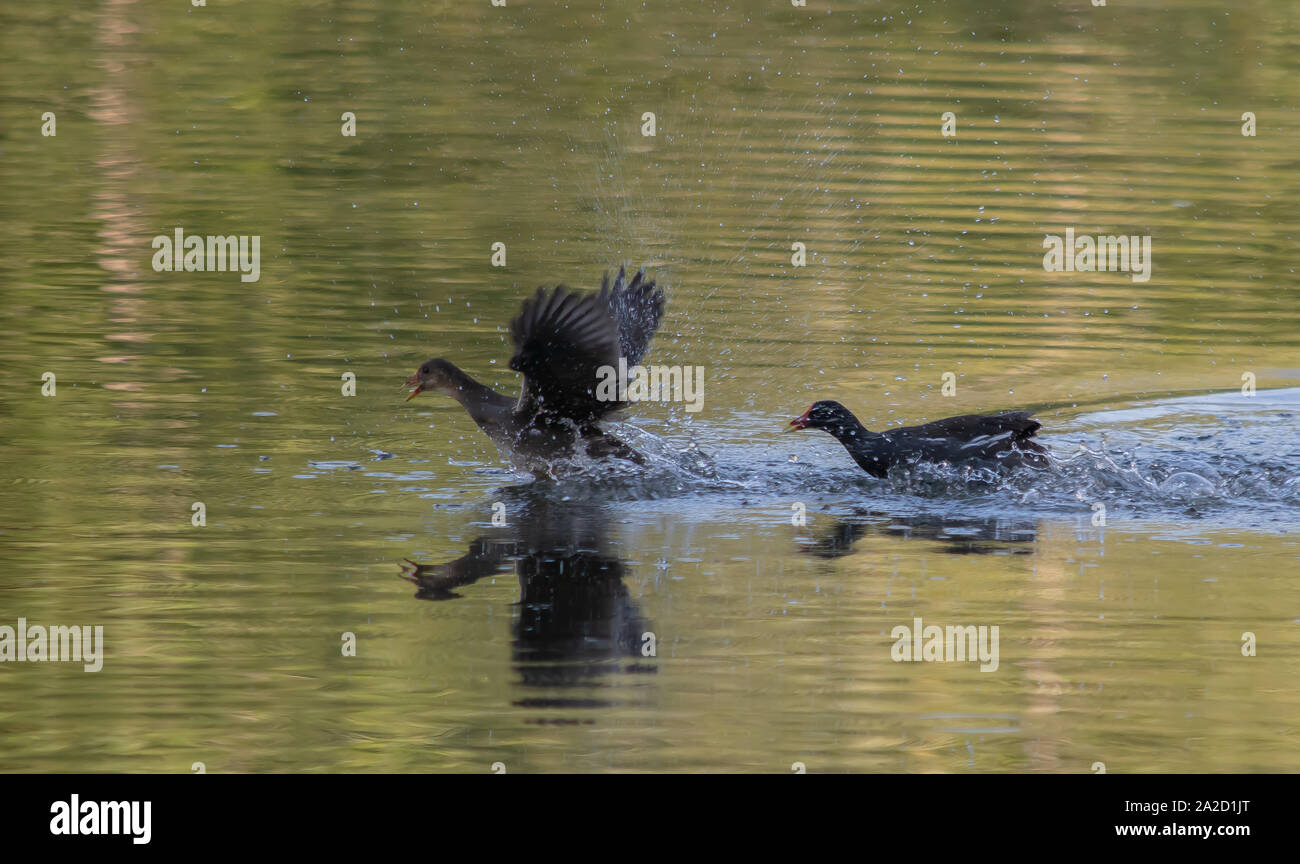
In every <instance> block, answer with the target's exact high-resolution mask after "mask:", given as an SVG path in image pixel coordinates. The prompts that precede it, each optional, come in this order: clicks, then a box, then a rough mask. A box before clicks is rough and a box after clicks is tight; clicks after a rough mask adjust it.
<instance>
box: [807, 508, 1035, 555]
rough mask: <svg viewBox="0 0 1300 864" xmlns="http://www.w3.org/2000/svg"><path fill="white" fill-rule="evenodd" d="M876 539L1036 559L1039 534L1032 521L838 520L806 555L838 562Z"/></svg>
mask: <svg viewBox="0 0 1300 864" xmlns="http://www.w3.org/2000/svg"><path fill="white" fill-rule="evenodd" d="M814 524H815V523H814ZM871 536H876V537H895V538H901V539H913V538H914V539H919V540H930V541H933V542H935V543H938V544H940V545H941V546H942V551H944V552H947V553H950V554H953V555H991V554H1003V555H1006V554H1011V555H1032V554H1033V552H1034V550H1035V547H1034V541H1035V540H1037V539H1038V529H1037V526H1036V524H1035V523H1034V522H1033V521H1030V520H1027V519H1007V518H969V517H957V516H945V515H935V514H910V515H906V516H899V515H890V514H888V513H876V512H868V513H864V514H862V515H859V516H852V517H841V518H836V519H834V520H833V521H831V522H830V527H829V529H823V530H819V531H818V532H817V533H816V534H815V536H813V537H810V538H804V539H803V542H802V545H801V551H803V552H806V553H807V554H809V555H814V556H816V557H818V558H839V557H841V556H843V555H848V554H849V553H850V552H852V551H853V545H854V544H855V543H857V542H858V541H859V540H861V539H862V538H864V537H871Z"/></svg>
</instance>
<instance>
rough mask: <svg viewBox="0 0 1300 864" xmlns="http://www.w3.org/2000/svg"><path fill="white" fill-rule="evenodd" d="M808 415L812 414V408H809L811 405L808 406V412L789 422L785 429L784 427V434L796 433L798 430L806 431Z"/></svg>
mask: <svg viewBox="0 0 1300 864" xmlns="http://www.w3.org/2000/svg"><path fill="white" fill-rule="evenodd" d="M809 414H812V406H811V405H809V406H808V410H807V411H805V412H803V414H802V415H801V416H799V417H796V418H794V419H793V420H791V421H790V425H789V426H787V427H785V431H786V432H797V431H798V430H800V429H807V428H808V415H809Z"/></svg>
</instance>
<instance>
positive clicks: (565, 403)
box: [510, 285, 621, 425]
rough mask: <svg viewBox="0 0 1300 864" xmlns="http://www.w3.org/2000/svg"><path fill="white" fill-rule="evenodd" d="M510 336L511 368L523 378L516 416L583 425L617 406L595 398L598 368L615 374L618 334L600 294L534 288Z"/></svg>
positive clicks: (514, 323)
mask: <svg viewBox="0 0 1300 864" xmlns="http://www.w3.org/2000/svg"><path fill="white" fill-rule="evenodd" d="M510 336H511V338H512V339H513V340H514V343H515V353H514V356H513V357H511V358H510V368H511V369H514V370H515V371H516V372H522V373H523V375H524V387H523V392H522V393H521V394H520V395H519V403H518V404H517V405H516V407H515V412H516V414H519V415H525V416H527V417H530V418H531V417H532V416H533V415H535V414H537V413H539V412H540V413H544V414H548V415H551V416H553V417H556V418H567V419H569V420H572V421H573V422H575V423H577V424H579V425H582V424H584V423H589V422H591V421H593V420H596V419H598V418H600V417H601V416H603V415H604V414H607V413H609V412H611V411H614V410H617V409H618V408H619V407H621V406H620V405H619V403H617V402H613V401H600V400H599V399H597V398H596V385H597V384H598V383H599V382H600V375H599V371H598V370H599V369H600V367H602V366H610V367H612V368H613V369H615V370H617V369H618V357H619V330H618V327H617V326H616V324H615V323H614V318H613V317H612V316H611V314H610V305H609V303H608V301H607V300H606V298H605V297H604V296H603V292H602V294H589V295H586V296H582V295H579V294H575V293H573V292H572V291H570V290H569V289H568V288H565V287H564V286H563V285H560V286H557V287H555V288H551V289H547V288H538V289H537V293H536V294H535V295H534V296H533V297H531V298H530V299H528V300H525V301H524V305H523V308H522V309H520V311H519V314H518V315H516V316H515V318H514V320H512V321H511V322H510Z"/></svg>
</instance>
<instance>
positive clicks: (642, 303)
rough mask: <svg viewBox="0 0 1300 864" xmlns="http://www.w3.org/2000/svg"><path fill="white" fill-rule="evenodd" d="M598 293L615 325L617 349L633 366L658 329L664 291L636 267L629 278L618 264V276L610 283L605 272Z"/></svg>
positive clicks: (662, 310) (639, 359) (642, 354)
mask: <svg viewBox="0 0 1300 864" xmlns="http://www.w3.org/2000/svg"><path fill="white" fill-rule="evenodd" d="M598 296H599V297H600V301H601V302H602V303H604V304H605V305H606V306H607V307H608V309H609V314H610V316H611V317H612V318H613V319H614V322H615V324H616V325H617V326H618V347H619V352H620V353H621V354H622V356H624V357H626V358H627V365H628V366H635V365H636V364H637V363H639V362H640V361H641V358H642V357H644V356H645V353H646V351H647V350H648V349H649V347H650V339H651V337H653V336H654V335H655V331H656V330H658V329H659V319H660V318H662V317H663V314H664V292H663V291H661V290H659V289H657V288H655V283H654V282H653V281H652V280H649V279H646V278H645V271H644V270H638V271H637V273H636V275H635V276H633V277H632V281H631V282H628V281H627V271H626V270H625V269H624V268H622V267H619V268H618V278H617V279H615V280H614V284H613V285H612V286H611V285H610V284H609V274H608V273H606V274H605V278H604V280H603V281H602V282H601V284H600V294H599V295H598Z"/></svg>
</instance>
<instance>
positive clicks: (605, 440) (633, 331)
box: [406, 267, 664, 471]
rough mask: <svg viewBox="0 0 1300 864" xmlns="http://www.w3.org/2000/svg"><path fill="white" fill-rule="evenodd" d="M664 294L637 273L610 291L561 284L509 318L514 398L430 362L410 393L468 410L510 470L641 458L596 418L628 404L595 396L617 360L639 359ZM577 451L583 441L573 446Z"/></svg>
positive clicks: (411, 381)
mask: <svg viewBox="0 0 1300 864" xmlns="http://www.w3.org/2000/svg"><path fill="white" fill-rule="evenodd" d="M663 309H664V294H663V291H661V290H659V289H657V288H655V283H654V282H653V281H651V280H648V279H646V278H645V271H644V270H640V271H638V272H637V274H636V275H635V276H633V277H632V281H631V282H628V281H627V274H626V272H625V270H624V269H623V268H622V267H620V268H619V271H618V278H617V279H615V280H614V283H613V284H612V285H611V284H610V281H609V274H608V273H606V274H605V278H604V280H603V281H602V283H601V286H600V291H598V292H596V293H593V294H586V295H583V294H577V293H574V292H572V291H570V290H569V289H568V288H566V287H565V286H563V285H558V286H556V287H555V288H550V289H548V288H544V287H543V288H538V289H537V293H536V294H535V295H534V296H533V297H531V298H530V299H528V300H525V301H524V303H523V307H522V308H521V309H520V311H519V314H518V315H517V316H515V318H514V319H513V320H512V321H511V322H510V336H511V338H512V339H513V340H514V343H515V353H514V356H513V357H511V358H510V368H511V369H513V370H515V371H516V372H521V373H523V376H524V381H523V389H522V391H521V392H520V394H519V397H518V398H512V397H510V396H507V395H505V394H504V393H498V392H496V391H495V390H493V389H492V388H490V387H487V386H484V385H483V384H480V383H478V382H477V381H475V380H474V379H473V378H471V377H469V375H466V374H465V373H464V372H462V371H461V370H460V369H458V368H457V367H456V365H455V364H453V363H451V362H450V361H448V360H443V359H441V358H437V359H433V360H429V361H427V362H425V363H424V364H423V365H421V366H420V368H419V370H417V371H416V373H415V374H414V375H412V376H411V377H410V378H408V379H407V381H406V383H407V385H408V386H414V387H415V389H414V390H412V391H411V395H410V396H408V397H406V398H407V401H408V402H409V401H410V400H411V399H414V398H415V397H416V395H418V394H420V393H423V392H425V391H426V390H432V391H435V392H438V393H442V394H443V395H444V396H450V397H451V398H453V399H455V400H456V401H457V402H459V403H460V404H461V405H462V406H464V408H465V410H466V411H467V412H469V416H470V417H471V418H473V420H474V422H475V423H477V424H478V427H479V428H480V429H482V430H483V432H484V433H486V434H487V436H488V437H489V438H491V439H492V443H494V444H496V446H497V449H498V450H500V451H501V453H502V455H503V456H505V457H506V458H507V459H508V460H509V461H510V462H511V463H512V464H514V465H516V466H517V467H519V468H522V469H524V470H528V471H538V470H541V471H549V470H550V469H551V468H552V462H553V460H555V459H558V458H563V457H570V456H573V455H576V453H577V452H578V451H579V450H580V449H581V450H582V451H584V452H585V453H586V454H587V455H588V456H591V457H593V458H601V457H605V456H615V457H618V458H621V459H628V460H630V461H632V462H636V463H638V464H644V461H645V460H644V458H643V457H642V456H641V455H640V454H639V453H637V452H636V451H635V450H633V449H632V448H631V447H629V446H628V445H627V444H626V443H624V442H623V441H620V440H619V439H618V438H615V437H614V436H612V435H610V434H608V433H606V432H605V431H604V430H603V429H601V427H600V425H599V422H600V421H601V420H602V419H603V418H606V417H607V416H608V415H610V414H612V413H613V412H615V411H617V410H619V409H620V408H623V407H625V403H622V402H615V401H603V400H600V399H598V398H597V397H596V385H597V384H598V383H599V382H600V376H599V372H598V370H599V369H600V368H601V367H602V366H610V367H617V366H618V361H619V357H620V356H621V357H624V358H626V360H627V365H628V366H629V367H631V366H634V365H635V364H636V363H637V362H639V361H640V360H641V358H642V357H643V356H644V355H645V353H646V350H647V348H649V346H650V338H651V337H652V336H653V335H654V333H655V330H657V329H658V327H659V319H660V317H661V316H662V315H663ZM578 445H581V447H579V446H578Z"/></svg>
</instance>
